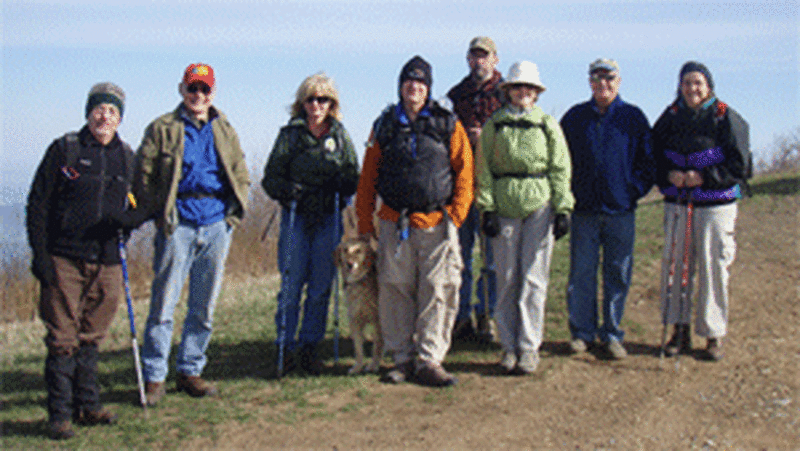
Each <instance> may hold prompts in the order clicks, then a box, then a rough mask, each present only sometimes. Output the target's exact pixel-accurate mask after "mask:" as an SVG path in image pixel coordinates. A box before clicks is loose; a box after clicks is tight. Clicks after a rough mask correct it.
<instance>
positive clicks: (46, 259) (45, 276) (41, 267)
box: [31, 252, 56, 287]
mask: <svg viewBox="0 0 800 451" xmlns="http://www.w3.org/2000/svg"><path fill="white" fill-rule="evenodd" d="M31 272H32V273H33V276H34V277H36V278H37V279H39V282H40V283H41V284H42V285H43V286H46V287H47V286H50V285H55V283H56V268H55V265H53V258H52V257H51V256H50V254H49V253H47V252H37V253H35V254H34V256H33V264H32V265H31Z"/></svg>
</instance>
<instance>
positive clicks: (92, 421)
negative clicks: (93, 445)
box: [77, 408, 117, 426]
mask: <svg viewBox="0 0 800 451" xmlns="http://www.w3.org/2000/svg"><path fill="white" fill-rule="evenodd" d="M116 422H117V414H116V413H114V412H111V411H110V410H108V409H106V408H101V409H100V410H98V411H94V412H93V411H91V410H84V411H82V412H81V415H80V416H79V417H78V421H77V423H78V424H80V425H82V426H94V425H97V424H114V423H116Z"/></svg>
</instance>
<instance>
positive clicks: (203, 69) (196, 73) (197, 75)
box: [183, 63, 214, 88]
mask: <svg viewBox="0 0 800 451" xmlns="http://www.w3.org/2000/svg"><path fill="white" fill-rule="evenodd" d="M198 81H200V82H203V83H205V84H207V85H208V87H209V88H213V87H214V69H212V68H211V66H209V65H208V64H203V63H197V64H190V65H189V67H187V68H186V71H185V72H184V73H183V83H184V84H185V85H186V86H189V85H191V84H192V83H195V82H198Z"/></svg>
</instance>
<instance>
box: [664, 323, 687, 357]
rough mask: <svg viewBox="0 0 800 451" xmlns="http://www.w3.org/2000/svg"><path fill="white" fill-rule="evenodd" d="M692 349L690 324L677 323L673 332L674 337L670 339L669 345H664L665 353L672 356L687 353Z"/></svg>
mask: <svg viewBox="0 0 800 451" xmlns="http://www.w3.org/2000/svg"><path fill="white" fill-rule="evenodd" d="M691 350H692V331H691V329H690V328H689V325H688V324H676V325H675V330H674V332H673V333H672V338H670V339H669V341H668V342H667V345H666V346H665V347H664V354H665V355H666V356H667V357H672V356H674V355H676V354H679V353H680V354H686V353H687V352H689V351H691Z"/></svg>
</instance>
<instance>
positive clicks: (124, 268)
mask: <svg viewBox="0 0 800 451" xmlns="http://www.w3.org/2000/svg"><path fill="white" fill-rule="evenodd" d="M118 241H119V244H118V246H119V257H120V260H121V263H122V280H123V282H124V285H125V300H126V301H127V303H128V322H129V323H130V327H131V348H133V364H134V367H135V368H136V384H137V385H138V386H139V402H140V403H141V404H142V409H144V414H145V416H147V397H146V396H145V394H144V378H143V377H142V361H141V359H140V358H139V344H138V343H137V342H136V324H135V323H134V315H133V299H132V296H131V284H130V279H129V277H128V257H127V253H126V252H125V237H124V235H123V232H122V230H119V239H118Z"/></svg>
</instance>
